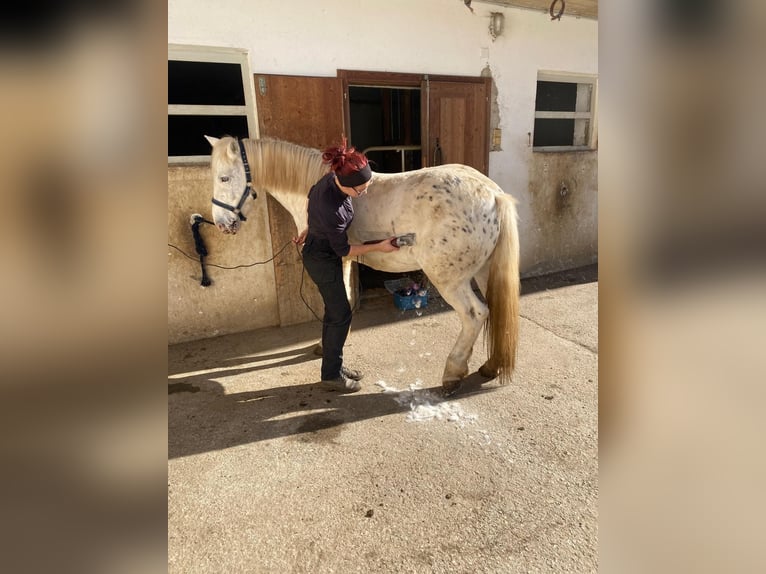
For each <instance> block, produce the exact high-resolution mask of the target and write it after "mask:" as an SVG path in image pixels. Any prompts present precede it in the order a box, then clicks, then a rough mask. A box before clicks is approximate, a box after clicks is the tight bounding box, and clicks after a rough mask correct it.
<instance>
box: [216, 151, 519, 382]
mask: <svg viewBox="0 0 766 574" xmlns="http://www.w3.org/2000/svg"><path fill="white" fill-rule="evenodd" d="M206 137H207V136H206ZM207 139H208V141H209V142H210V144H211V145H212V147H213V150H212V162H211V168H212V173H213V182H214V183H213V204H214V205H213V221H214V222H215V224H216V225H217V226H218V228H219V229H220V230H221V231H223V232H225V233H236V232H237V230H238V229H239V225H240V221H241V220H244V219H246V213H247V211H248V205H247V201H246V200H247V198H248V197H249V196H250V195H251V193H252V195H253V196H254V197H255V196H256V192H257V191H263V192H266V193H269V194H270V195H271V196H272V197H274V199H276V200H277V201H278V202H279V203H280V204H282V205H283V206H284V207H285V209H287V211H288V212H289V213H290V214H291V215H292V217H293V219H294V220H295V225H296V228H297V229H298V231H299V232H300V231H302V230H304V229H306V226H307V212H306V207H307V199H308V190H309V189H310V188H311V186H312V185H314V183H316V182H317V181H318V180H319V179H320V178H321V177H322V176H323V175H324V174H326V173H327V170H328V167H327V165H326V164H324V163H323V162H322V152H320V151H319V150H315V149H310V148H306V147H301V146H297V145H295V144H291V143H288V142H283V141H278V140H271V139H260V140H253V139H244V140H236V139H234V138H231V137H224V138H221V139H220V140H219V139H217V138H212V137H207ZM353 204H354V220H353V222H352V224H351V226H350V227H349V228H348V237H349V242H350V243H351V244H360V243H364V242H365V241H370V240H380V239H382V238H385V237H389V236H392V235H401V234H405V233H415V234H416V237H415V244H414V245H413V246H408V247H401V248H400V249H399V250H398V251H396V252H393V253H377V252H374V253H369V254H366V255H363V256H361V257H360V258H359V260H360V262H361V263H364V264H365V265H368V266H370V267H373V268H375V269H379V270H381V271H387V272H406V271H415V270H422V271H423V272H424V273H425V274H426V276H427V277H428V279H429V280H430V281H431V283H432V284H433V285H434V286H435V287H436V288H437V289H438V291H439V293H440V294H441V296H442V297H443V298H444V300H445V301H446V302H447V303H449V304H450V305H451V306H452V308H453V309H454V310H455V311H456V312H457V314H458V316H459V317H460V321H461V324H462V328H461V330H460V335H459V336H458V339H457V341H456V342H455V345H454V347H453V348H452V351H451V352H450V354H449V356H448V357H447V364H446V366H445V367H444V374H443V375H442V388H443V391H444V392H445V394H451V393H453V392H455V390H457V388H458V386H459V384H460V381H461V380H462V379H463V378H464V377H465V376H466V375H467V374H468V359H469V358H470V356H471V353H472V352H473V346H474V343H475V342H476V339H477V337H478V335H479V331H480V330H481V327H482V325H485V324H486V329H487V335H488V336H487V343H488V345H487V346H488V353H489V359H488V360H487V362H486V363H484V365H482V367H481V368H480V369H479V373H480V374H481V375H482V376H485V377H488V378H494V377H499V380H500V383H501V384H505V383H507V382H509V381H510V378H511V373H512V371H513V367H514V363H515V359H516V342H517V338H518V325H519V237H518V230H517V225H516V219H517V216H516V207H515V200H514V199H513V198H512V197H511V196H509V195H507V194H505V193H504V192H503V191H502V190H501V189H500V188H499V187H498V186H497V184H495V183H494V182H493V181H492V180H490V179H489V178H487V177H486V176H484V175H483V174H481V173H479V172H478V171H476V170H475V169H473V168H471V167H468V166H465V165H457V164H454V165H442V166H438V167H429V168H424V169H419V170H415V171H409V172H404V173H395V174H384V173H373V177H372V181H371V184H370V187H369V191H368V192H367V194H366V195H364V196H362V197H355V198H353ZM347 263H348V264H349V265H350V261H348V262H347ZM472 278H473V279H475V280H476V283H477V284H478V286H479V288H480V289H481V291H482V293H483V295H484V297H485V300H486V301H487V304H485V303H484V302H482V300H481V299H480V298H479V297H477V296H476V294H475V293H474V291H473V289H472V287H471V279H472Z"/></svg>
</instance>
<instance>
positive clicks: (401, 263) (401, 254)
mask: <svg viewBox="0 0 766 574" xmlns="http://www.w3.org/2000/svg"><path fill="white" fill-rule="evenodd" d="M409 251H410V249H409V248H407V247H403V248H402V249H401V250H399V251H394V252H392V253H378V252H373V253H367V254H365V255H362V256H360V257H359V262H360V263H364V264H365V265H367V266H368V267H372V268H373V269H377V270H378V271H386V272H388V273H400V272H403V271H417V270H418V269H420V265H419V264H418V262H417V261H416V260H415V258H414V257H412V255H410V253H409Z"/></svg>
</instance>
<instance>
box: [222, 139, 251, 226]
mask: <svg viewBox="0 0 766 574" xmlns="http://www.w3.org/2000/svg"><path fill="white" fill-rule="evenodd" d="M237 141H238V142H239V154H240V155H241V156H242V164H243V165H244V166H245V177H246V178H247V183H246V184H245V189H244V190H243V191H242V196H241V197H240V198H239V203H238V204H237V206H236V207H234V206H233V205H229V204H228V203H224V202H223V201H219V200H217V199H216V198H215V197H214V198H213V200H212V201H213V205H217V206H218V207H223V208H224V209H226V210H228V211H231V212H232V213H235V214H236V215H237V217H239V218H240V219H241V220H242V221H247V217H245V216H244V215H242V206H243V205H245V202H246V201H247V198H248V196H250V195H252V196H253V199H256V198H257V197H258V194H257V193H256V192H255V190H254V189H253V177H252V175H251V174H250V164H249V163H248V161H247V154H246V153H245V144H244V143H243V142H242V140H237Z"/></svg>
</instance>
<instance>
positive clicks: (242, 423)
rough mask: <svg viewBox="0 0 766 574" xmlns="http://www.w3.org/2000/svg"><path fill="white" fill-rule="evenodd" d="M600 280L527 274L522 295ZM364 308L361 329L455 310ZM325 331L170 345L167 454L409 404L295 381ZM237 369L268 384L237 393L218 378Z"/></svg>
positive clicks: (319, 436)
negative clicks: (345, 393)
mask: <svg viewBox="0 0 766 574" xmlns="http://www.w3.org/2000/svg"><path fill="white" fill-rule="evenodd" d="M597 280H598V267H597V266H596V265H592V266H588V267H583V268H579V269H574V270H570V271H565V272H561V273H556V274H553V275H548V276H544V277H535V278H530V279H525V280H523V281H522V295H526V294H530V293H534V292H537V291H542V290H546V289H547V290H551V289H557V288H560V287H566V286H571V285H574V284H578V283H590V282H594V281H597ZM362 308H363V310H364V312H363V313H360V314H358V315H356V316H355V318H354V322H353V323H352V329H355V330H357V331H359V330H364V329H368V328H371V327H375V326H377V325H382V324H391V323H395V322H400V321H410V320H413V319H421V318H423V317H428V316H432V315H436V314H441V313H444V312H445V311H450V310H451V309H450V307H449V306H448V305H447V304H446V303H444V302H443V301H442V300H441V299H440V298H439V297H434V298H433V300H430V301H429V306H428V307H426V308H425V309H422V310H420V314H417V313H415V312H414V311H406V312H405V311H400V310H398V309H396V308H395V307H394V306H393V305H392V302H391V298H390V296H383V297H373V298H369V299H365V300H364V301H363V302H362ZM320 335H321V325H320V324H319V323H318V322H312V323H309V324H303V325H294V326H290V327H283V328H279V327H275V328H269V329H260V330H258V331H253V332H249V333H239V334H236V335H226V336H223V337H217V338H215V339H214V340H211V339H208V340H202V341H194V342H191V343H185V344H180V345H173V346H171V347H169V350H168V351H169V352H168V376H169V378H168V394H169V395H173V397H172V399H169V402H168V457H169V458H177V457H182V456H188V455H192V454H197V453H202V452H209V451H213V450H219V449H225V448H230V447H233V446H237V445H241V444H247V443H253V442H258V441H263V440H269V439H273V438H277V437H285V436H294V437H296V439H297V440H301V441H306V442H312V441H317V442H327V441H332V440H333V439H334V437H336V436H337V435H338V434H339V433H340V432H341V428H342V426H343V425H345V424H349V423H353V422H356V421H359V420H364V419H370V418H375V417H382V416H386V415H390V414H394V413H400V412H404V411H408V410H409V407H408V406H407V405H404V406H402V405H400V404H398V403H397V402H396V401H395V400H392V397H391V395H389V394H385V393H382V392H380V393H377V392H376V393H365V392H360V393H356V394H348V395H344V394H341V393H337V392H334V391H328V390H325V389H323V388H321V387H320V385H319V382H318V381H317V382H315V383H308V384H298V385H296V384H290V382H291V380H296V379H299V378H300V377H296V375H295V374H294V373H293V372H292V371H294V369H290V370H284V369H283V368H284V367H299V368H303V367H301V366H302V365H303V364H304V363H307V362H308V361H318V360H319V357H317V356H316V355H315V354H314V348H315V345H316V342H317V341H318V340H319V338H320ZM286 347H290V348H288V349H287V350H285V348H286ZM318 370H319V369H318V367H317V368H316V369H315V370H314V371H315V372H316V371H318ZM233 375H250V376H255V377H260V378H259V379H258V381H257V383H258V384H260V385H263V384H266V385H267V386H268V388H265V389H261V390H256V391H247V392H239V393H238V392H232V390H231V389H228V390H226V389H224V387H223V385H221V384H220V383H218V382H217V381H216V379H221V378H223V377H231V376H233ZM264 377H265V383H264V380H263V378H264ZM283 377H284V378H283ZM270 378H271V379H270ZM280 379H281V380H280ZM304 380H305V379H304ZM285 383H287V384H285ZM368 384H369V383H368ZM496 388H497V386H496V385H494V384H493V383H492V381H487V379H485V378H484V377H481V376H480V375H479V374H478V373H475V372H474V373H472V374H470V375H469V376H468V377H467V378H466V379H465V380H464V381H463V384H462V385H461V388H460V390H459V391H458V394H457V397H456V398H459V397H461V396H467V395H471V394H476V393H484V392H488V391H492V390H495V389H496ZM418 392H419V393H422V394H423V396H427V397H428V398H429V400H431V401H432V402H438V401H441V400H443V398H442V396H441V387H440V386H438V387H432V388H426V389H421V390H418ZM451 398H455V397H451Z"/></svg>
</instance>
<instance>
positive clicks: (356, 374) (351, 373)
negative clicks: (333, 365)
mask: <svg viewBox="0 0 766 574" xmlns="http://www.w3.org/2000/svg"><path fill="white" fill-rule="evenodd" d="M340 372H341V373H343V374H344V375H346V376H347V377H348V378H349V379H354V380H355V381H361V380H362V379H363V378H364V374H363V373H362V371H357V370H356V369H349V368H347V367H341V368H340Z"/></svg>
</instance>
